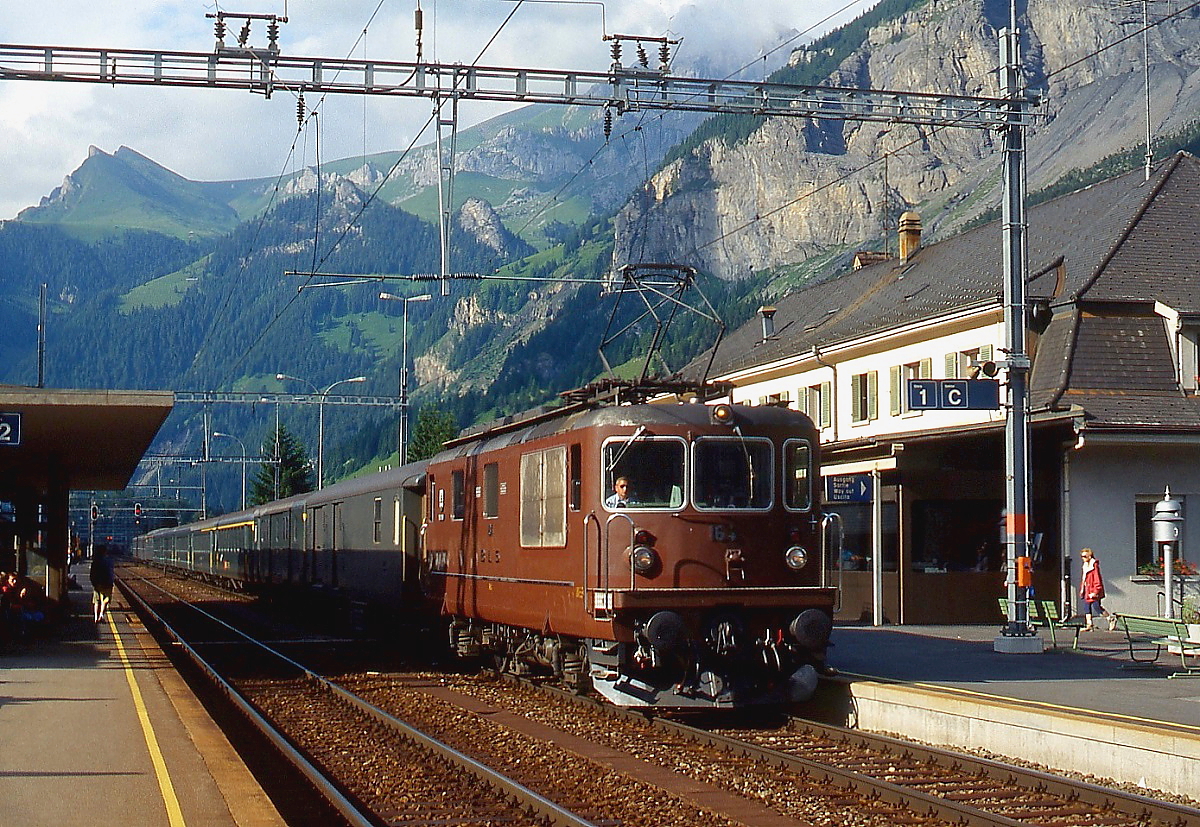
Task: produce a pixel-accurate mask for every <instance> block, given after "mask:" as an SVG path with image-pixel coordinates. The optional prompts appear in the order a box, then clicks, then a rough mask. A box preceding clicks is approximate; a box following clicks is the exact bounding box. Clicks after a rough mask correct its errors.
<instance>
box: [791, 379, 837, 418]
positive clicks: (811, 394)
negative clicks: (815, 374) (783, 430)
mask: <svg viewBox="0 0 1200 827" xmlns="http://www.w3.org/2000/svg"><path fill="white" fill-rule="evenodd" d="M832 391H833V384H832V383H830V382H822V383H821V384H819V385H809V386H808V387H807V388H800V390H799V391H798V392H797V394H796V410H798V411H800V413H802V414H808V418H809V419H811V420H812V421H813V424H814V425H816V426H817V427H818V428H828V427H829V426H830V425H832V424H833V405H832V400H833V395H832Z"/></svg>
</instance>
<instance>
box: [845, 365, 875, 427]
mask: <svg viewBox="0 0 1200 827" xmlns="http://www.w3.org/2000/svg"><path fill="white" fill-rule="evenodd" d="M878 418H879V372H878V371H874V370H872V371H867V372H866V373H856V374H854V375H853V376H851V377H850V421H851V422H855V423H861V422H870V421H871V420H873V419H878Z"/></svg>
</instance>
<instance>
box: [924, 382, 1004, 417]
mask: <svg viewBox="0 0 1200 827" xmlns="http://www.w3.org/2000/svg"><path fill="white" fill-rule="evenodd" d="M908 407H909V410H913V411H930V410H942V411H945V410H950V411H955V410H957V411H998V410H1000V382H999V381H997V380H996V379H909V380H908Z"/></svg>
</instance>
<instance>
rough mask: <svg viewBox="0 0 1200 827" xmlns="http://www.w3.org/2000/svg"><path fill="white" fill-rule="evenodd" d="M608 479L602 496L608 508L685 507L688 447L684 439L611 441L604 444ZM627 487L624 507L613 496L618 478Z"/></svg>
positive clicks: (604, 482)
mask: <svg viewBox="0 0 1200 827" xmlns="http://www.w3.org/2000/svg"><path fill="white" fill-rule="evenodd" d="M603 451H604V463H603V467H604V479H603V481H602V483H601V493H602V496H603V497H608V498H609V499H607V500H605V507H606V508H609V509H613V508H622V509H624V508H631V509H652V508H664V509H674V508H682V507H683V494H684V489H685V485H684V480H685V479H686V477H685V458H686V456H687V449H686V445H685V443H684V442H683V440H681V439H675V438H655V437H642V438H640V439H630V438H620V437H617V438H615V439H610V440H608V441H607V442H605V443H604V449H603ZM622 477H623V478H624V479H625V481H626V484H627V486H628V487H627V488H626V489H625V491H624V493H623V497H622V498H621V499H620V500H619V502H620V503H621V504H620V505H615V504H614V502H615V501H614V500H613V499H612V498H610V497H609V495H610V493H611V492H613V491H614V485H615V484H616V482H617V480H618V479H621V478H622Z"/></svg>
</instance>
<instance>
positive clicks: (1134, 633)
mask: <svg viewBox="0 0 1200 827" xmlns="http://www.w3.org/2000/svg"><path fill="white" fill-rule="evenodd" d="M1117 625H1118V626H1120V627H1121V629H1123V630H1124V632H1125V639H1126V640H1127V641H1128V642H1129V658H1130V660H1132V661H1133V662H1134V663H1135V664H1138V665H1142V666H1145V665H1149V664H1152V663H1156V662H1157V661H1158V657H1159V655H1161V654H1162V650H1163V649H1167V650H1168V651H1170V650H1171V649H1173V648H1175V647H1178V649H1179V663H1180V665H1181V667H1182V668H1181V671H1179V672H1174V673H1172V674H1170V675H1168V676H1167V677H1169V678H1196V677H1200V664H1194V665H1191V666H1189V665H1188V661H1187V659H1188V656H1189V655H1192V656H1200V642H1197V641H1192V640H1189V639H1188V627H1187V624H1186V623H1184V622H1183V621H1181V620H1173V619H1171V618H1166V617H1145V616H1143V615H1127V614H1118V615H1117ZM1150 647H1153V654H1151V651H1152V650H1151V648H1150Z"/></svg>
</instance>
